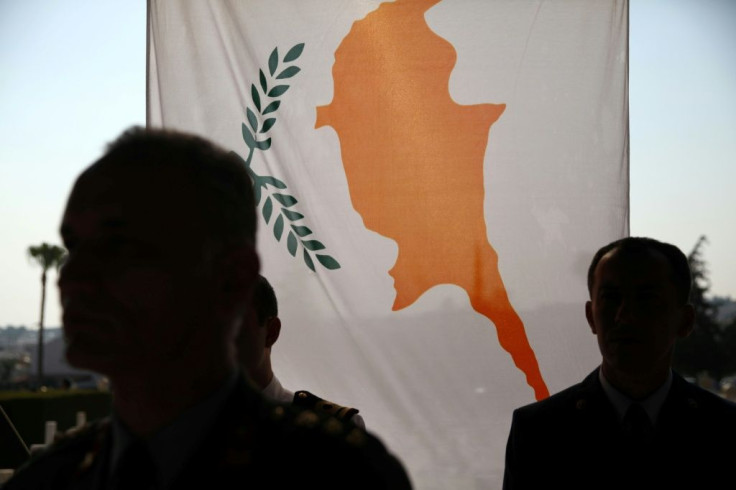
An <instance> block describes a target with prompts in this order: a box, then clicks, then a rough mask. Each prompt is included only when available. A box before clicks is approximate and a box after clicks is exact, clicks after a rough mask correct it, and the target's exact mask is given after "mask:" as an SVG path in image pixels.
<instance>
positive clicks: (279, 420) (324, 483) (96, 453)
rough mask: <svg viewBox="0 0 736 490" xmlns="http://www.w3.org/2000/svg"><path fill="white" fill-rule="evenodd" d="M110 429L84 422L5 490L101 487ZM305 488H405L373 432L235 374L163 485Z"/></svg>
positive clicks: (92, 489) (404, 478)
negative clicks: (275, 399)
mask: <svg viewBox="0 0 736 490" xmlns="http://www.w3.org/2000/svg"><path fill="white" fill-rule="evenodd" d="M112 434H113V431H112V430H111V422H110V419H109V418H106V419H103V420H101V421H96V422H94V423H92V424H89V425H88V426H87V427H85V428H84V429H82V430H80V431H77V432H76V433H75V434H73V435H71V436H69V437H65V438H63V439H61V440H59V441H57V442H55V443H54V444H52V445H51V446H50V447H49V448H48V449H46V450H45V451H43V452H42V453H40V454H37V455H34V456H33V457H32V458H31V459H30V460H29V461H28V462H27V463H26V464H24V465H23V466H22V467H21V468H19V469H18V470H17V471H16V473H15V475H14V476H13V477H12V478H11V479H10V480H9V481H8V482H7V483H6V485H5V486H3V490H18V489H46V488H48V489H90V490H96V489H99V488H105V484H104V482H106V481H108V480H106V479H105V471H106V468H107V464H108V462H109V458H110V455H111V446H112V444H111V438H112ZM136 471H137V470H134V471H131V473H136ZM113 483H115V482H113ZM249 485H250V487H249ZM305 485H306V486H307V487H310V488H311V487H315V486H318V487H320V488H334V489H338V488H339V489H343V488H351V489H352V488H357V489H363V488H364V489H409V488H411V484H410V482H409V478H408V476H407V474H406V472H405V470H404V468H403V466H402V465H401V463H400V462H399V461H398V460H397V459H396V458H395V457H393V456H392V455H391V454H389V453H388V452H387V450H386V448H385V447H384V445H383V444H382V443H381V441H379V440H378V439H377V438H376V437H374V436H371V435H370V434H368V433H366V432H365V431H363V430H360V429H359V428H356V427H354V426H353V425H352V424H346V423H343V422H341V421H339V420H338V419H336V418H334V417H330V416H328V415H326V414H324V413H320V412H315V411H311V410H296V409H293V408H292V407H290V406H288V405H280V404H274V403H271V402H269V401H267V400H265V399H264V398H263V397H262V396H260V395H259V394H258V393H257V392H256V391H255V390H253V388H251V387H250V386H249V385H248V383H247V382H246V381H245V380H244V379H243V378H239V379H238V382H237V384H236V387H235V389H234V390H232V393H231V395H230V396H229V397H228V399H227V401H226V403H225V404H224V406H223V408H222V409H221V410H220V411H219V413H218V414H217V417H216V420H215V422H214V424H213V425H212V427H211V428H210V429H209V430H208V431H207V434H206V436H205V437H204V440H203V442H202V443H201V444H199V445H198V447H197V448H196V451H195V452H194V454H193V455H192V456H191V457H190V458H188V462H187V464H186V465H185V466H184V468H183V470H182V471H181V472H180V473H179V474H178V475H177V476H176V478H175V479H174V480H173V482H172V484H170V485H168V486H167V488H169V489H179V488H218V489H219V488H246V487H249V488H296V487H304V486H305Z"/></svg>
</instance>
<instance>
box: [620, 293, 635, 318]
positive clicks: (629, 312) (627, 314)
mask: <svg viewBox="0 0 736 490" xmlns="http://www.w3.org/2000/svg"><path fill="white" fill-rule="evenodd" d="M633 315H634V308H633V303H632V301H631V300H630V299H627V298H625V297H623V298H621V301H620V302H619V304H618V307H617V308H616V323H628V322H630V321H631V319H632V317H633Z"/></svg>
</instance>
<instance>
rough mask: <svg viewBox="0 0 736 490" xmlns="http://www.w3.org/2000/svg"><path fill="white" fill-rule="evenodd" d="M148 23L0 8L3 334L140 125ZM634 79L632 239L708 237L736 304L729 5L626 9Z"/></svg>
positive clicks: (52, 8) (107, 12)
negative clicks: (88, 183) (106, 158)
mask: <svg viewBox="0 0 736 490" xmlns="http://www.w3.org/2000/svg"><path fill="white" fill-rule="evenodd" d="M145 23H146V6H145V2H144V1H142V0H139V1H138V2H130V1H125V2H123V1H120V0H118V1H107V2H100V1H98V0H75V1H74V2H48V1H45V0H22V1H20V0H0V230H1V232H2V240H0V326H5V325H15V326H19V325H25V326H28V327H32V328H33V327H35V326H36V325H37V323H38V317H39V305H40V273H41V269H40V267H38V266H36V265H35V264H33V263H32V262H31V261H30V260H29V259H28V257H27V249H28V247H29V246H30V245H37V244H40V243H41V242H48V243H54V244H60V240H59V238H58V223H59V219H60V217H61V213H62V210H63V207H64V203H65V201H66V198H67V195H68V192H69V190H70V188H71V186H72V184H73V182H74V179H75V178H76V176H77V175H78V174H79V172H80V171H81V170H83V169H84V168H85V167H86V166H87V165H88V164H89V163H91V162H92V161H94V160H95V159H96V158H97V157H99V156H100V154H101V153H102V151H103V149H104V145H105V144H106V143H107V142H109V141H110V140H111V139H113V138H114V137H115V136H116V135H118V134H119V133H120V132H121V131H122V130H124V129H125V128H127V127H129V126H131V125H135V124H138V125H144V124H145V114H146V107H145V100H146V97H145V90H146V66H145V60H146V26H145ZM629 77H630V79H629V102H630V145H631V158H630V221H631V230H630V231H631V234H632V235H646V236H651V237H655V238H658V239H661V240H664V241H668V242H671V243H673V244H675V245H677V246H678V247H680V248H681V249H682V250H683V251H684V252H685V253H688V252H690V250H692V248H693V246H694V245H695V243H696V242H697V241H698V238H699V237H700V236H701V235H705V236H706V237H707V239H708V242H707V244H706V245H705V248H704V249H703V253H704V255H703V257H704V259H705V260H706V262H707V263H708V267H709V271H710V280H711V290H710V292H711V294H714V295H718V296H731V297H733V298H736V254H734V253H733V252H734V251H735V250H736V226H733V225H734V214H735V213H734V212H735V211H736V192H734V191H735V190H736V189H734V184H735V183H736V2H734V1H731V0H634V1H632V2H631V4H630V38H629ZM55 281H56V274H55V273H54V272H52V273H51V274H50V284H51V285H52V286H51V287H49V289H48V297H47V306H46V311H45V315H46V321H45V325H47V326H58V325H59V323H60V320H59V319H60V308H59V305H58V295H57V293H56V288H55V287H53V283H54V282H55ZM582 300H583V299H582V298H581V301H582Z"/></svg>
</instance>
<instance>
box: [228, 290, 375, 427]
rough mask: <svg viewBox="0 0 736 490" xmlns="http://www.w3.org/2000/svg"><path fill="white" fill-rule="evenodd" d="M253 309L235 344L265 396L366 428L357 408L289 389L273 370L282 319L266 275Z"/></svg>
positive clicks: (240, 360) (247, 372) (244, 363)
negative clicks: (272, 365) (275, 345)
mask: <svg viewBox="0 0 736 490" xmlns="http://www.w3.org/2000/svg"><path fill="white" fill-rule="evenodd" d="M253 309H254V310H255V321H251V322H250V323H248V324H244V325H243V328H241V329H240V335H239V336H238V340H237V341H236V344H237V347H238V360H239V362H240V365H241V366H242V368H243V371H244V372H245V373H246V374H247V375H248V376H249V377H250V379H251V380H252V381H253V382H254V383H255V385H256V386H257V387H258V389H260V390H261V393H262V394H263V396H265V397H266V398H268V399H269V400H273V401H276V402H280V403H291V404H293V405H295V406H297V407H299V408H303V409H304V408H305V409H309V410H316V411H322V412H325V413H328V414H330V415H332V416H333V417H335V418H337V419H339V420H341V421H345V422H347V421H350V422H351V423H353V424H355V425H357V426H358V427H360V428H362V429H365V422H364V421H363V418H362V417H361V416H360V415H358V409H356V408H351V407H343V406H341V405H337V404H335V403H333V402H331V401H327V400H324V399H322V398H320V397H318V396H317V395H314V394H312V393H310V392H309V391H306V390H300V391H297V392H296V393H294V392H292V391H289V390H287V389H286V388H284V387H283V386H282V385H281V382H280V381H279V379H278V378H277V377H276V376H275V375H274V374H273V368H272V367H271V348H272V347H273V345H274V344H275V343H276V341H277V340H278V338H279V334H280V333H281V319H280V318H279V307H278V300H277V299H276V293H275V292H274V290H273V286H271V284H270V283H269V282H268V280H267V279H266V278H265V277H263V276H259V277H258V281H257V282H256V285H255V290H254V292H253Z"/></svg>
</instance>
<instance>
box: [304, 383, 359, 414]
mask: <svg viewBox="0 0 736 490" xmlns="http://www.w3.org/2000/svg"><path fill="white" fill-rule="evenodd" d="M292 403H293V404H294V406H296V407H299V408H304V409H307V410H314V411H317V412H323V413H327V414H329V415H331V416H333V417H335V418H336V419H338V420H342V421H347V420H350V419H351V418H352V417H353V415H355V414H356V413H358V411H359V410H358V409H357V408H352V407H343V406H341V405H338V404H337V403H333V402H331V401H328V400H324V399H322V398H320V397H318V396H317V395H314V394H312V393H310V392H308V391H306V390H301V391H297V392H296V393H294V401H293V402H292Z"/></svg>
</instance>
